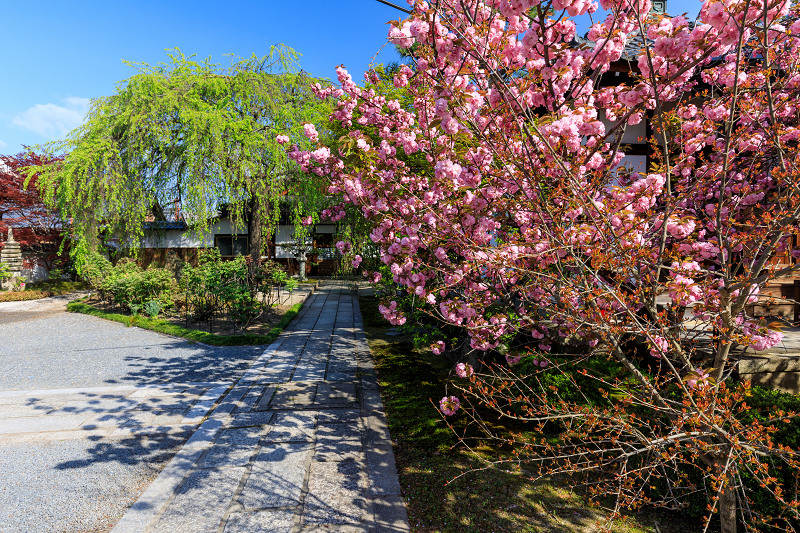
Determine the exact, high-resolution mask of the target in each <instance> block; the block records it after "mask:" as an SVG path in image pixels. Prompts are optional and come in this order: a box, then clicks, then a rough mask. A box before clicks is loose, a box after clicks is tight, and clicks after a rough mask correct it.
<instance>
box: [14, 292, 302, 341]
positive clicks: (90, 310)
mask: <svg viewBox="0 0 800 533" xmlns="http://www.w3.org/2000/svg"><path fill="white" fill-rule="evenodd" d="M21 294H24V293H21ZM301 307H302V304H296V305H294V306H293V307H292V308H291V309H290V310H289V311H288V312H287V313H286V314H284V315H283V318H282V319H281V321H280V322H279V323H278V324H277V325H275V326H274V327H273V328H272V329H271V330H270V332H269V333H268V334H266V335H253V334H245V335H215V334H214V333H208V332H205V331H198V330H194V329H188V328H183V327H180V326H176V325H174V324H170V323H169V322H166V321H164V320H160V319H152V318H145V317H139V318H138V319H137V320H136V321H135V322H134V323H133V324H131V317H129V316H126V315H120V314H116V313H107V312H105V311H101V310H99V309H95V308H94V307H92V306H91V305H87V304H86V303H84V302H80V301H78V302H72V303H70V304H68V305H67V311H69V312H71V313H83V314H85V315H92V316H96V317H99V318H104V319H106V320H113V321H114V322H119V323H121V324H125V325H135V326H136V327H140V328H142V329H148V330H151V331H156V332H158V333H164V334H166V335H172V336H173V337H181V338H184V339H187V340H190V341H194V342H201V343H203V344H209V345H211V346H249V345H261V344H269V343H271V342H272V341H274V340H275V339H277V338H278V335H280V334H281V331H283V330H284V329H285V328H286V326H288V325H289V322H291V321H292V319H293V318H294V317H295V316H297V313H299V312H300V308H301Z"/></svg>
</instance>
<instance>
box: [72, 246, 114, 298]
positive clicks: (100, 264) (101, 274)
mask: <svg viewBox="0 0 800 533" xmlns="http://www.w3.org/2000/svg"><path fill="white" fill-rule="evenodd" d="M76 266H77V270H78V275H80V276H81V277H82V278H83V280H84V281H86V283H88V284H89V286H90V287H92V288H93V289H100V287H101V286H102V285H103V282H105V280H106V279H107V278H108V276H109V275H110V274H111V272H112V271H113V270H114V265H112V264H111V261H109V260H108V259H107V258H106V257H104V256H102V255H100V254H99V253H97V252H92V253H87V254H86V255H84V256H83V257H82V258H81V260H80V261H78V263H77V265H76Z"/></svg>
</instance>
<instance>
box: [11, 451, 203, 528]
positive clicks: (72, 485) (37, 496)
mask: <svg viewBox="0 0 800 533" xmlns="http://www.w3.org/2000/svg"><path fill="white" fill-rule="evenodd" d="M187 437H188V435H182V436H171V437H169V438H163V437H161V438H158V439H141V438H127V439H116V440H113V439H100V440H97V441H94V442H92V441H89V440H66V441H56V442H43V443H39V444H6V445H0V533H20V532H23V531H24V532H28V533H34V532H35V533H39V532H41V533H62V532H64V533H66V532H70V533H73V532H74V533H77V532H98V531H108V530H109V529H110V528H111V527H112V526H113V525H114V524H115V523H116V521H117V520H119V518H120V517H121V516H122V515H123V514H124V513H125V510H126V509H127V508H128V507H129V506H130V505H131V504H132V503H133V502H134V501H136V499H137V498H138V496H139V494H140V493H141V492H142V491H143V490H144V489H145V488H146V487H147V485H149V484H150V482H151V481H152V480H153V479H154V478H155V476H156V475H158V472H160V471H161V469H162V468H163V467H164V466H165V465H166V463H167V461H168V460H169V459H170V458H171V457H172V456H173V455H174V454H175V453H176V452H177V451H178V449H180V445H181V444H182V443H183V442H184V441H185V439H186V438H187Z"/></svg>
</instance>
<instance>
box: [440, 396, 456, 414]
mask: <svg viewBox="0 0 800 533" xmlns="http://www.w3.org/2000/svg"><path fill="white" fill-rule="evenodd" d="M460 407H461V401H459V399H458V398H456V397H455V396H445V397H444V398H442V399H441V400H439V410H440V411H441V412H442V414H444V415H445V416H453V415H454V414H456V411H458V409H459V408H460Z"/></svg>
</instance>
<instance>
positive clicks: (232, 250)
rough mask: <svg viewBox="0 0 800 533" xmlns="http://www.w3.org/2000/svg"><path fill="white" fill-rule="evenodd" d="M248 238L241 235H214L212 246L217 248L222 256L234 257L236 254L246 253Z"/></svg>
mask: <svg viewBox="0 0 800 533" xmlns="http://www.w3.org/2000/svg"><path fill="white" fill-rule="evenodd" d="M248 244H249V243H248V238H247V236H242V235H216V236H215V237H214V246H216V247H217V248H218V249H219V255H221V256H222V257H235V256H237V255H247V250H248V248H249V247H248Z"/></svg>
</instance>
